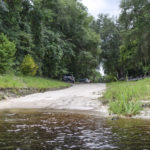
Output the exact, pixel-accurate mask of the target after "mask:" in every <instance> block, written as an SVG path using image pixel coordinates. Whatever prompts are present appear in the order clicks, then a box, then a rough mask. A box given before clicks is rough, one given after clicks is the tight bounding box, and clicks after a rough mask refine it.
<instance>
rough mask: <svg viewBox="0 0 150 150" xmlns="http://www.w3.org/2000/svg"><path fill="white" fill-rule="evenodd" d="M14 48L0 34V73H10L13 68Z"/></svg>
mask: <svg viewBox="0 0 150 150" xmlns="http://www.w3.org/2000/svg"><path fill="white" fill-rule="evenodd" d="M15 52H16V47H15V44H14V43H13V42H10V41H9V40H8V39H7V37H6V36H5V35H4V34H0V73H6V72H8V71H10V69H11V67H12V66H13V61H14V55H15Z"/></svg>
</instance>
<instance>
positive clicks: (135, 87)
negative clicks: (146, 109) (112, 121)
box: [103, 78, 150, 116]
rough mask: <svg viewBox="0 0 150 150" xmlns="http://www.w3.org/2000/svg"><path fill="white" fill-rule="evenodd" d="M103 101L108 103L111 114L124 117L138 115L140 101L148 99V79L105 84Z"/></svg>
mask: <svg viewBox="0 0 150 150" xmlns="http://www.w3.org/2000/svg"><path fill="white" fill-rule="evenodd" d="M107 87H108V88H107V91H106V92H105V93H104V96H103V99H104V100H107V101H108V103H109V110H110V112H111V113H114V114H118V115H125V116H132V115H135V114H138V113H139V112H140V111H141V110H142V103H141V100H148V99H150V92H149V91H150V78H145V79H143V80H139V81H130V82H126V81H124V82H113V83H108V84H107Z"/></svg>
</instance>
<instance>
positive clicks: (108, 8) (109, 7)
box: [81, 0, 121, 17]
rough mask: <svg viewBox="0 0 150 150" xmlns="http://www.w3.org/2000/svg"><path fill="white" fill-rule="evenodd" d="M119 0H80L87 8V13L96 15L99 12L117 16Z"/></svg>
mask: <svg viewBox="0 0 150 150" xmlns="http://www.w3.org/2000/svg"><path fill="white" fill-rule="evenodd" d="M120 1H121V0H81V2H82V3H83V4H84V5H85V6H86V7H87V8H88V10H89V13H90V14H91V15H92V16H94V17H97V15H98V14H99V13H105V14H109V15H110V16H118V15H119V10H120V9H119V4H120Z"/></svg>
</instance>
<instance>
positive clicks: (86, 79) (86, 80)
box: [79, 78, 91, 83]
mask: <svg viewBox="0 0 150 150" xmlns="http://www.w3.org/2000/svg"><path fill="white" fill-rule="evenodd" d="M79 82H80V83H90V82H91V81H90V80H89V79H88V78H84V79H80V80H79Z"/></svg>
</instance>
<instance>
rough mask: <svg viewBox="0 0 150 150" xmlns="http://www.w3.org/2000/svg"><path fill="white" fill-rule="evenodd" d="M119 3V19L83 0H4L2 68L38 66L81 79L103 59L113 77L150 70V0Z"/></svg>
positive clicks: (0, 3) (48, 73)
mask: <svg viewBox="0 0 150 150" xmlns="http://www.w3.org/2000/svg"><path fill="white" fill-rule="evenodd" d="M120 7H121V14H120V16H119V18H118V19H116V18H115V19H114V18H110V17H109V16H108V15H105V14H100V15H99V16H98V18H97V19H94V18H93V17H92V16H90V15H89V14H88V11H87V8H86V7H85V6H84V5H83V4H82V3H81V2H80V1H78V0H69V1H68V0H32V1H31V0H13V1H12V0H0V73H1V74H2V73H8V72H14V73H15V74H19V73H20V72H22V73H24V72H28V71H29V70H32V69H31V68H33V70H34V73H33V74H35V73H37V75H39V76H44V77H51V78H57V79H61V78H62V76H63V75H64V74H67V73H71V74H73V75H74V76H75V77H76V78H77V79H79V78H84V77H91V76H94V75H95V70H96V68H97V67H98V66H99V64H100V63H102V64H103V67H104V71H105V73H106V74H107V75H108V76H109V77H110V78H111V79H113V80H114V79H119V78H121V77H126V76H134V77H135V76H140V75H148V74H150V42H149V40H150V3H148V1H147V0H142V1H141V0H122V1H121V4H120ZM27 57H30V60H31V61H25V60H24V59H26V58H27ZM23 62H25V64H23ZM30 62H32V63H31V64H30ZM26 65H29V66H28V68H30V69H29V70H23V69H22V68H23V67H22V66H26ZM30 65H31V66H30ZM34 66H35V67H34ZM29 74H31V75H32V73H30V72H29Z"/></svg>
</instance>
